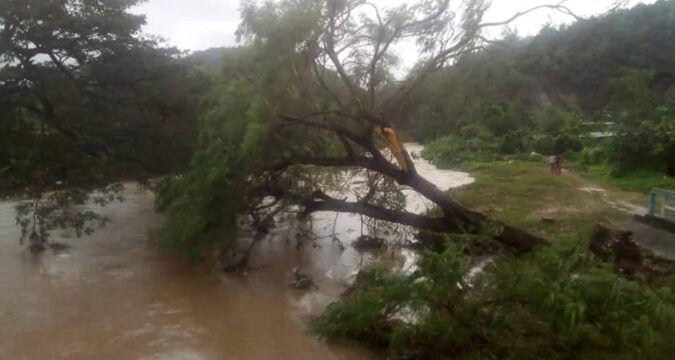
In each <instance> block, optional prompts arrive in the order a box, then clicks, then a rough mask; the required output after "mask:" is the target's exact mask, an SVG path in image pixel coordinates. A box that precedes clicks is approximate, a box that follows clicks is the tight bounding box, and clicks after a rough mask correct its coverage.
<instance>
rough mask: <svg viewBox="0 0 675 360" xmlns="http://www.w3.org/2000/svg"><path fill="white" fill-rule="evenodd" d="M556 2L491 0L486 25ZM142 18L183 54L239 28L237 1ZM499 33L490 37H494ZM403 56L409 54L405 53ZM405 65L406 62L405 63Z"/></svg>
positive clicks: (545, 14)
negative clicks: (540, 5)
mask: <svg viewBox="0 0 675 360" xmlns="http://www.w3.org/2000/svg"><path fill="white" fill-rule="evenodd" d="M374 1H375V2H377V3H379V4H381V5H384V6H395V5H399V4H402V3H405V2H406V1H405V0H374ZM557 1H558V0H554V1H549V0H493V2H492V3H493V5H492V8H491V9H490V11H489V12H488V14H486V19H485V20H487V21H493V20H502V19H506V18H508V17H510V16H512V15H513V14H515V13H516V12H518V11H521V10H524V9H527V8H529V7H532V6H535V5H538V4H542V3H555V2H557ZM654 1H655V0H631V1H629V2H628V3H629V5H635V4H637V3H653V2H654ZM616 2H617V0H569V1H568V2H567V6H568V7H570V8H571V9H572V10H573V11H574V12H575V13H577V14H578V15H581V16H592V15H597V14H600V13H602V12H604V11H606V10H607V9H609V8H610V7H611V6H612V5H613V4H614V3H616ZM133 12H134V13H139V14H144V15H146V17H147V25H146V26H145V28H144V30H145V31H146V32H147V33H150V34H154V35H159V36H162V37H164V38H166V39H167V42H168V43H169V44H170V45H173V46H176V47H178V48H180V49H183V50H203V49H206V48H209V47H219V46H234V45H236V42H235V36H234V32H235V30H236V29H237V26H238V25H239V21H240V16H239V0H149V1H147V2H145V3H143V4H142V5H140V6H138V7H136V8H134V10H133ZM571 21H573V19H572V18H570V17H569V16H565V15H562V14H560V13H556V12H552V11H541V12H537V13H535V14H530V15H528V16H525V17H523V18H522V19H520V20H519V21H517V22H516V23H514V24H513V25H512V26H511V28H513V29H515V30H517V31H518V33H519V34H520V35H533V34H536V33H537V32H538V31H539V29H540V28H541V27H542V26H543V25H544V24H546V23H549V22H550V23H553V24H562V23H569V22H571ZM500 33H501V30H496V31H494V32H493V33H491V34H490V35H492V36H496V35H499V34H500ZM405 53H408V54H409V53H410V52H409V51H405ZM406 62H407V61H406Z"/></svg>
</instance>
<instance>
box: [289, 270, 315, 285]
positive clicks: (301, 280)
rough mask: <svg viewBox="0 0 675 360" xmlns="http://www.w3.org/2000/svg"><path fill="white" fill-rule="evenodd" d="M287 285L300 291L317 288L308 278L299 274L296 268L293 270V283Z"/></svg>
mask: <svg viewBox="0 0 675 360" xmlns="http://www.w3.org/2000/svg"><path fill="white" fill-rule="evenodd" d="M289 285H290V286H291V287H293V288H296V289H300V290H317V289H318V288H319V286H318V285H316V284H315V283H314V281H312V279H311V278H310V277H309V276H307V275H305V274H303V273H301V272H300V270H299V269H298V268H297V267H294V268H293V281H291V283H290V284H289Z"/></svg>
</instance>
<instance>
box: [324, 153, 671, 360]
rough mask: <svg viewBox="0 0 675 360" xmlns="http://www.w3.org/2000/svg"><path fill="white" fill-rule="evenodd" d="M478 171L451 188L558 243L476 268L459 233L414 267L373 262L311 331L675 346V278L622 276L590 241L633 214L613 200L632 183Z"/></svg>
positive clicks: (393, 345) (656, 353) (541, 349)
mask: <svg viewBox="0 0 675 360" xmlns="http://www.w3.org/2000/svg"><path fill="white" fill-rule="evenodd" d="M472 173H473V174H474V176H475V177H476V182H475V183H474V184H471V185H469V186H466V187H462V188H459V189H454V190H451V193H452V195H453V196H454V197H455V198H456V199H458V200H459V201H460V202H461V203H462V204H464V205H466V206H468V207H471V208H473V209H476V210H479V211H481V212H483V213H485V214H486V215H488V216H490V217H492V218H496V219H499V220H502V221H505V222H508V223H510V224H512V225H514V226H517V227H521V228H524V229H527V230H528V231H531V232H533V233H537V234H540V235H542V236H545V237H546V238H548V239H550V240H552V243H553V244H552V245H551V246H548V247H544V248H541V249H538V250H537V251H534V252H531V253H528V254H522V255H518V256H515V255H513V254H511V253H501V254H499V255H496V256H494V257H493V258H492V260H490V261H489V262H486V263H484V265H482V270H481V271H479V272H474V273H472V269H475V267H474V266H476V264H478V263H480V259H478V258H474V257H472V255H470V251H469V252H467V251H465V248H464V247H463V245H462V244H461V243H454V242H448V243H447V247H446V248H445V250H443V251H442V252H432V251H427V252H423V253H421V254H420V258H419V260H418V262H417V269H416V271H414V272H410V273H401V272H397V271H393V270H392V269H391V268H390V267H388V266H387V265H386V264H375V265H373V266H371V267H368V268H366V269H365V270H364V271H363V272H362V273H360V274H359V276H358V277H357V280H356V283H355V285H354V286H352V287H351V288H350V289H349V291H348V292H347V293H346V295H345V296H343V297H342V298H341V300H340V301H339V302H336V303H333V304H331V305H330V306H329V307H328V309H327V310H326V312H325V313H324V314H323V315H322V316H320V317H318V318H314V319H313V320H312V322H311V327H312V330H313V331H314V332H315V333H317V334H320V335H323V336H327V337H331V338H348V339H356V340H358V341H362V342H364V343H366V344H368V345H371V346H375V347H379V348H380V349H382V350H383V351H384V352H386V353H387V354H388V355H389V358H406V359H540V358H552V359H559V358H570V359H572V358H574V359H661V358H664V359H665V358H667V356H666V355H667V354H669V353H672V352H673V351H674V350H675V348H674V347H673V346H674V345H673V343H672V341H671V340H670V339H671V337H670V333H672V324H674V323H675V303H673V300H672V299H673V292H672V289H671V288H670V287H669V286H662V284H666V285H668V284H672V281H670V278H666V279H663V281H661V280H659V281H658V283H657V282H652V283H648V282H644V281H642V280H641V279H642V277H639V276H638V277H636V278H635V279H629V278H626V277H624V276H621V275H619V274H617V273H616V272H615V271H614V268H613V265H612V263H611V262H607V263H605V262H601V261H599V260H598V259H597V258H596V257H595V255H593V254H592V253H590V251H589V250H588V241H589V238H590V233H591V229H592V227H593V226H594V225H595V224H596V223H598V222H601V221H605V220H607V219H608V218H612V219H620V218H627V217H629V216H630V215H628V214H626V213H624V212H622V211H620V210H618V209H616V208H615V207H614V206H613V205H611V204H612V203H613V202H615V201H619V200H623V201H628V200H626V197H627V196H628V197H630V195H631V193H625V192H622V191H620V190H618V189H615V188H613V187H608V188H605V189H603V191H600V190H599V189H598V188H596V187H593V186H594V184H593V183H590V182H589V181H588V180H586V179H584V178H583V177H580V176H578V175H576V174H575V173H572V172H567V173H565V174H563V175H560V176H553V175H551V174H550V173H549V171H548V169H547V165H546V164H545V163H540V162H532V161H517V160H514V161H492V162H481V163H477V164H474V166H473V171H472ZM638 195H639V196H640V197H642V196H643V195H642V194H638ZM629 200H630V199H629ZM542 218H543V219H546V221H542ZM467 274H470V275H468V276H467Z"/></svg>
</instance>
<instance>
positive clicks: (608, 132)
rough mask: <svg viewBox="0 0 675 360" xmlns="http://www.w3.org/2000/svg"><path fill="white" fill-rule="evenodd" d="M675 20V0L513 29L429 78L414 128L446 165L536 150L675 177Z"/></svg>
mask: <svg viewBox="0 0 675 360" xmlns="http://www.w3.org/2000/svg"><path fill="white" fill-rule="evenodd" d="M673 23H675V3H674V2H673V1H658V2H656V3H655V4H653V5H638V6H636V7H635V8H632V9H629V10H616V11H613V12H611V13H609V14H606V15H604V16H601V17H598V18H592V19H588V20H583V21H578V22H576V23H574V24H572V25H569V26H564V27H561V28H553V27H547V28H544V29H543V30H542V31H541V32H540V34H539V35H537V36H535V37H533V38H524V39H523V38H518V37H517V36H515V35H511V36H508V37H507V38H505V39H504V40H503V41H501V42H499V43H497V44H494V45H491V46H489V47H488V48H487V49H485V50H483V51H479V52H475V53H472V54H469V55H466V56H463V57H462V58H461V59H460V60H459V61H458V62H457V63H456V64H455V65H454V66H452V67H449V68H447V69H445V70H444V71H443V72H441V73H440V74H439V75H438V76H435V77H433V78H431V79H429V80H428V81H427V82H426V83H425V85H424V86H423V88H422V89H420V91H419V92H417V93H416V101H415V104H417V106H416V108H415V109H414V110H413V111H412V113H411V115H410V117H409V120H408V122H407V125H408V128H409V130H410V132H411V133H412V134H413V136H414V137H415V138H416V139H418V140H420V141H424V142H430V144H429V147H428V149H427V156H429V157H430V158H432V159H433V160H434V161H435V162H436V163H437V164H440V165H444V166H457V165H459V164H461V163H463V162H466V161H473V160H478V161H481V160H490V159H494V158H496V157H498V156H499V155H512V154H529V153H530V152H532V151H535V152H537V153H540V154H545V155H552V154H563V153H566V154H567V157H568V158H574V159H576V160H578V162H579V163H580V164H581V165H584V166H595V168H596V170H599V169H598V168H599V167H604V168H609V170H611V171H612V173H614V174H626V173H630V172H634V171H636V170H642V171H643V172H644V171H653V172H658V173H662V174H663V173H669V174H671V176H672V175H673V174H675V64H673V60H672V59H674V58H675V45H673V41H672V39H673V38H674V37H675V27H673V25H672V24H673Z"/></svg>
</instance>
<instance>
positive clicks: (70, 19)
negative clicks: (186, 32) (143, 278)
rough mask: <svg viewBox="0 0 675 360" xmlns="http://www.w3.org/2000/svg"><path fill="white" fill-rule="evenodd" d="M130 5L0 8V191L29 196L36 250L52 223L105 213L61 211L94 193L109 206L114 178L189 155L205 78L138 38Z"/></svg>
mask: <svg viewBox="0 0 675 360" xmlns="http://www.w3.org/2000/svg"><path fill="white" fill-rule="evenodd" d="M136 3H138V1H135V0H130V1H79V0H68V1H43V0H29V1H26V0H7V1H2V2H1V3H0V51H1V52H0V64H1V65H2V68H0V144H2V146H1V147H0V195H6V194H13V195H22V196H26V197H28V198H30V199H31V202H30V203H29V204H24V205H25V206H21V207H20V208H19V222H20V224H21V225H22V227H23V228H24V235H26V236H30V239H31V243H32V245H35V248H41V247H42V245H43V243H44V242H45V241H46V238H47V235H48V233H49V230H50V229H52V228H55V227H68V226H74V227H76V229H77V230H79V231H82V230H85V229H87V230H91V229H92V227H90V226H89V224H88V223H91V222H92V221H94V220H102V219H100V218H99V217H97V216H96V214H94V213H91V212H86V213H81V212H73V211H68V209H69V208H70V207H71V205H76V204H81V203H83V202H84V201H86V200H87V199H88V198H89V196H88V194H89V193H90V192H91V191H92V190H93V189H97V188H102V189H104V193H105V196H102V197H98V198H97V201H99V202H103V203H104V202H106V201H107V200H110V199H114V198H115V196H114V195H113V194H112V193H114V192H115V190H119V187H108V185H109V184H110V183H112V182H114V181H117V180H121V179H125V180H131V179H136V180H144V179H147V178H148V177H152V176H157V175H163V174H165V173H167V172H169V171H171V170H174V169H176V168H180V167H182V166H184V164H185V163H187V161H188V160H189V158H190V154H191V143H192V138H193V132H194V128H193V117H194V113H195V106H196V102H197V100H198V98H199V96H200V94H201V92H202V91H203V90H202V88H203V87H204V86H205V85H206V79H205V78H203V77H201V76H200V75H199V74H198V73H196V72H195V71H194V70H193V69H192V68H191V67H190V66H188V64H187V63H186V62H185V61H184V60H183V59H182V58H181V54H180V53H179V52H178V51H177V50H176V49H171V48H165V47H162V46H161V43H160V42H159V41H158V40H156V39H154V38H152V37H150V36H147V35H144V34H142V33H141V31H140V29H141V26H142V25H143V23H144V18H143V17H142V16H138V15H133V14H130V13H129V12H127V10H128V9H129V8H130V7H132V6H134V5H135V4H136ZM41 200H42V201H41ZM33 215H35V216H33Z"/></svg>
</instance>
